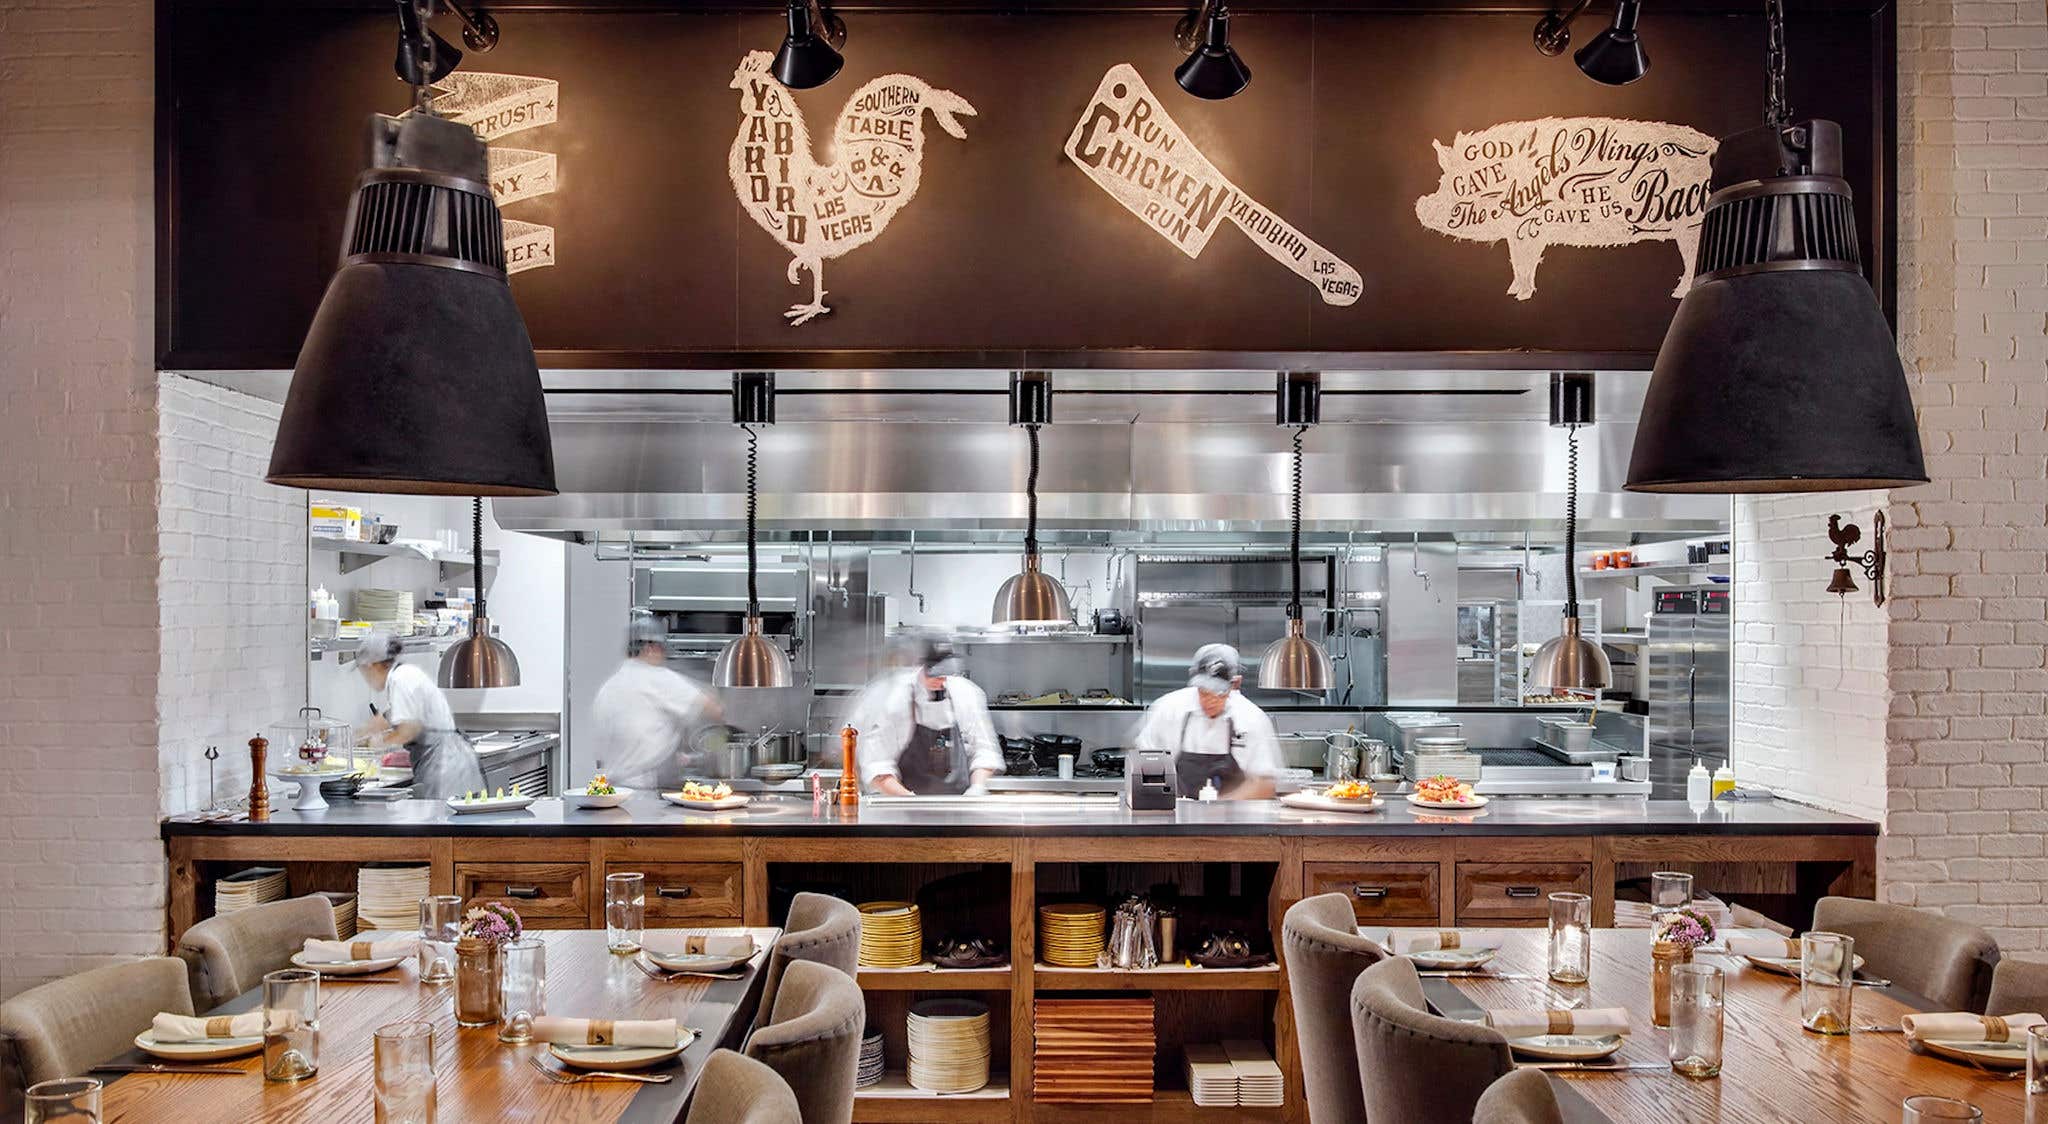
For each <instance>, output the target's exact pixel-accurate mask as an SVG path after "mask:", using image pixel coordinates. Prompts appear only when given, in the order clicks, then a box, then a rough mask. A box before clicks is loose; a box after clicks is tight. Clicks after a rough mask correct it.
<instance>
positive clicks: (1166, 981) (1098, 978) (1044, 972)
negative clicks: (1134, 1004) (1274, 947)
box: [1031, 964, 1280, 991]
mask: <svg viewBox="0 0 2048 1124" xmlns="http://www.w3.org/2000/svg"><path fill="white" fill-rule="evenodd" d="M1031 975H1032V984H1033V986H1034V987H1035V988H1036V989H1037V990H1039V991H1278V990H1280V966H1279V965H1278V964H1268V965H1265V966H1264V967H1261V968H1183V967H1179V966H1173V967H1163V968H1053V967H1049V966H1047V965H1044V964H1040V965H1038V966H1036V967H1035V968H1034V969H1033V970H1032V973H1031Z"/></svg>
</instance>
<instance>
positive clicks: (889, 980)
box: [859, 964, 1010, 991]
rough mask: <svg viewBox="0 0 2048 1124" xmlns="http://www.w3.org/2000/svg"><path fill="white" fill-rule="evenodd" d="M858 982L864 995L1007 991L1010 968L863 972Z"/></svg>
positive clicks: (1006, 965)
mask: <svg viewBox="0 0 2048 1124" xmlns="http://www.w3.org/2000/svg"><path fill="white" fill-rule="evenodd" d="M859 980H860V986H861V990H862V991H1008V990H1010V966H1009V965H1008V964H1003V965H999V966H997V967H994V968H932V969H929V970H927V971H911V970H909V969H903V970H900V971H892V970H890V969H887V968H862V969H860V975H859Z"/></svg>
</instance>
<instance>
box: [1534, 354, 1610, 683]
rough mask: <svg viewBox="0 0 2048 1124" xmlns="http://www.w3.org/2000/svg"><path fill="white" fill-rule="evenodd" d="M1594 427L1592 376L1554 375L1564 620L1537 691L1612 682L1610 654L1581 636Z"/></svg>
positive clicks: (1541, 659)
mask: <svg viewBox="0 0 2048 1124" xmlns="http://www.w3.org/2000/svg"><path fill="white" fill-rule="evenodd" d="M1592 423H1593V376H1592V375H1591V374H1588V373H1585V372H1582V371H1581V372H1573V373H1570V374H1563V373H1559V372H1552V373H1551V376H1550V424H1551V425H1552V426H1563V427H1564V431H1565V450H1566V452H1565V480H1566V484H1565V487H1566V494H1565V509H1564V510H1565V515H1564V622H1563V623H1562V624H1561V625H1560V626H1559V627H1558V632H1557V635H1556V636H1553V637H1551V638H1550V639H1548V640H1546V641H1544V642H1543V646H1542V647H1540V648H1538V649H1536V655H1535V657H1534V658H1533V659H1532V660H1531V661H1530V665H1529V686H1530V687H1531V688H1532V689H1533V690H1535V691H1537V692H1538V693H1542V694H1548V693H1551V692H1553V691H1576V692H1592V691H1600V690H1605V689H1606V688H1607V686H1608V684H1610V683H1612V682H1613V681H1614V669H1613V668H1612V667H1610V666H1609V665H1608V662H1607V652H1606V651H1605V650H1604V649H1602V648H1601V647H1600V645H1599V644H1598V643H1596V642H1594V641H1592V640H1588V639H1586V638H1585V637H1584V636H1582V635H1580V634H1579V561H1578V559H1579V427H1580V426H1582V425H1591V424H1592Z"/></svg>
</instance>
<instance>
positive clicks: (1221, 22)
mask: <svg viewBox="0 0 2048 1124" xmlns="http://www.w3.org/2000/svg"><path fill="white" fill-rule="evenodd" d="M1174 37H1175V38H1176V39H1177V40H1178V41H1179V42H1180V45H1181V49H1182V50H1184V51H1187V52H1189V54H1188V57H1187V59H1186V60H1185V61H1183V62H1182V63H1181V64H1180V65H1179V66H1177V67H1175V68H1174V70H1173V80H1174V81H1176V82H1178V83H1180V88H1181V89H1183V90H1186V91H1187V92H1188V93H1191V94H1193V95H1195V96H1196V97H1198V98H1206V99H1208V100H1210V101H1221V100H1222V99H1224V98H1228V97H1235V96H1237V95H1238V94H1240V93H1242V92H1243V91H1244V88H1245V87H1246V86H1249V85H1251V84H1252V68H1251V67H1249V66H1246V65H1245V64H1244V60H1243V59H1241V58H1239V57H1238V56H1237V48H1236V47H1233V46H1231V45H1230V9H1229V8H1228V7H1226V6H1225V4H1224V0H1202V4H1201V6H1200V7H1198V8H1196V9H1195V10H1194V11H1192V12H1190V13H1188V14H1187V15H1186V16H1183V17H1182V18H1181V21H1180V23H1179V24H1177V25H1175V27H1174Z"/></svg>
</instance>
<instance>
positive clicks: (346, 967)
mask: <svg viewBox="0 0 2048 1124" xmlns="http://www.w3.org/2000/svg"><path fill="white" fill-rule="evenodd" d="M405 961H406V957H405V956H379V957H375V958H374V959H370V960H314V959H312V958H310V957H308V956H307V955H306V950H304V949H300V950H299V951H297V952H294V953H292V963H293V964H295V965H297V966H298V967H301V968H310V969H312V970H313V971H315V972H318V973H320V974H321V975H323V976H367V975H369V974H370V973H372V972H382V971H385V970H386V969H390V968H396V967H398V966H399V965H400V964H403V963H405Z"/></svg>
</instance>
